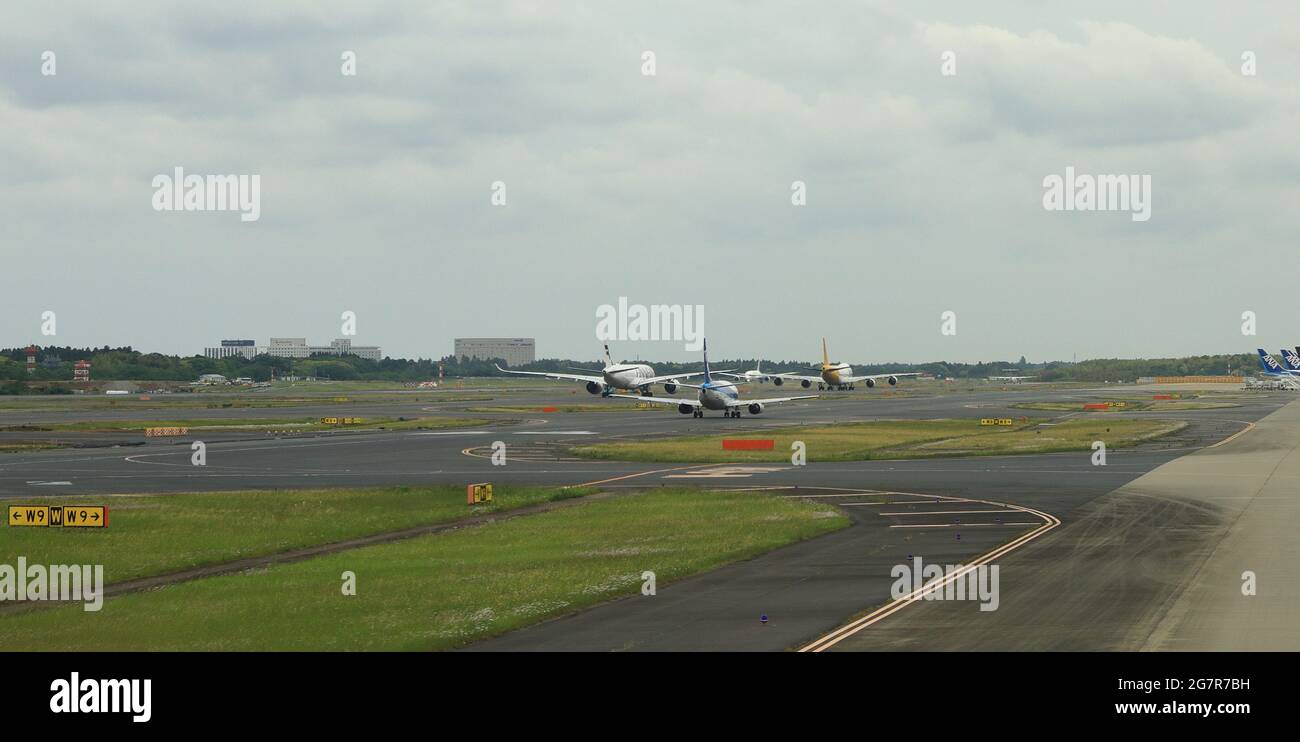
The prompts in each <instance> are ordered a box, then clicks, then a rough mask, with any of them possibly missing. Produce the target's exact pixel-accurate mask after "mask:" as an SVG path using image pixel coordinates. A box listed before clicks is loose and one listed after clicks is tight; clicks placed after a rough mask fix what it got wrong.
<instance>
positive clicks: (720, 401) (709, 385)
mask: <svg viewBox="0 0 1300 742" xmlns="http://www.w3.org/2000/svg"><path fill="white" fill-rule="evenodd" d="M741 383H743V382H741ZM678 385H679V386H684V387H689V388H691V389H698V390H700V391H699V394H698V396H697V397H696V398H695V399H684V398H681V397H677V398H665V397H648V398H643V397H640V396H637V395H635V394H611V395H609V396H611V397H619V398H622V399H636V400H640V401H642V402H655V403H657V404H675V405H677V411H678V412H680V413H682V414H683V415H687V414H689V415H691V416H692V417H704V411H705V410H706V409H708V410H721V411H722V416H723V417H740V410H741V408H746V409H748V410H749V414H751V415H759V414H762V412H763V407H764V405H770V404H779V403H781V402H793V401H794V400H796V399H816V398H817V395H816V394H807V395H804V396H802V397H769V398H767V399H741V398H740V393H739V391H738V390H737V388H736V387H737V383H736V382H734V381H726V380H721V381H719V380H718V379H716V378H714V375H713V373H711V372H710V371H709V341H708V340H705V341H704V383H702V384H686V383H679V384H678Z"/></svg>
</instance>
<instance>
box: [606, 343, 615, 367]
mask: <svg viewBox="0 0 1300 742" xmlns="http://www.w3.org/2000/svg"><path fill="white" fill-rule="evenodd" d="M605 365H606V366H613V365H614V359H613V358H610V357H609V343H605Z"/></svg>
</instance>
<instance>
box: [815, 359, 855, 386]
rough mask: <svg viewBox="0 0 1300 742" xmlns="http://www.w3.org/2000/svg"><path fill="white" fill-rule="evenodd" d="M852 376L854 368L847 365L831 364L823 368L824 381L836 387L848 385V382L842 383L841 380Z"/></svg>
mask: <svg viewBox="0 0 1300 742" xmlns="http://www.w3.org/2000/svg"><path fill="white" fill-rule="evenodd" d="M852 375H853V367H852V366H850V365H849V364H847V363H831V364H825V365H823V366H822V381H825V382H826V383H827V384H832V385H836V386H838V385H840V384H847V383H848V382H847V381H841V380H840V379H847V378H849V377H850V376H852Z"/></svg>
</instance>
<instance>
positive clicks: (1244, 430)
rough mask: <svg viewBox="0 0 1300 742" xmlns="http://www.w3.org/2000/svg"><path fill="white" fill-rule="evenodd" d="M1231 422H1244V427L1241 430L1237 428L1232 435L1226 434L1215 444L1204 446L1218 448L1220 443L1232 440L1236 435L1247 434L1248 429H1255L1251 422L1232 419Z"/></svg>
mask: <svg viewBox="0 0 1300 742" xmlns="http://www.w3.org/2000/svg"><path fill="white" fill-rule="evenodd" d="M1232 422H1234V423H1246V427H1244V428H1242V429H1241V430H1238V431H1237V432H1235V433H1233V434H1232V435H1230V436H1228V437H1227V438H1224V439H1223V440H1221V441H1219V442H1218V443H1215V444H1212V445H1209V446H1206V448H1218V447H1219V446H1222V445H1223V444H1225V443H1229V442H1231V441H1233V440H1234V439H1236V438H1237V437H1239V436H1243V435H1245V434H1247V433H1249V432H1250V431H1252V430H1254V429H1255V423H1252V422H1247V421H1245V420H1233V421H1232Z"/></svg>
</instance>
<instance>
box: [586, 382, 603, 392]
mask: <svg viewBox="0 0 1300 742" xmlns="http://www.w3.org/2000/svg"><path fill="white" fill-rule="evenodd" d="M587 391H589V392H591V393H592V394H600V393H601V392H603V391H605V386H604V385H603V384H597V383H596V382H594V381H588V382H587Z"/></svg>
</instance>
